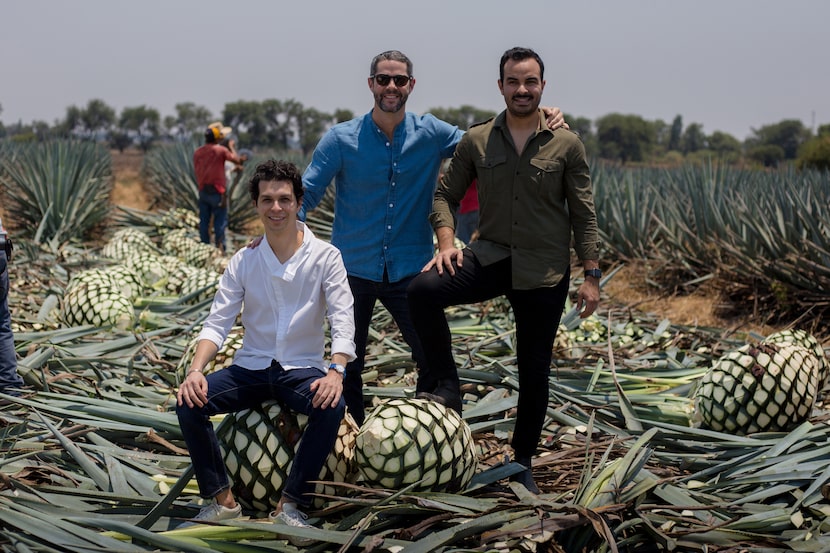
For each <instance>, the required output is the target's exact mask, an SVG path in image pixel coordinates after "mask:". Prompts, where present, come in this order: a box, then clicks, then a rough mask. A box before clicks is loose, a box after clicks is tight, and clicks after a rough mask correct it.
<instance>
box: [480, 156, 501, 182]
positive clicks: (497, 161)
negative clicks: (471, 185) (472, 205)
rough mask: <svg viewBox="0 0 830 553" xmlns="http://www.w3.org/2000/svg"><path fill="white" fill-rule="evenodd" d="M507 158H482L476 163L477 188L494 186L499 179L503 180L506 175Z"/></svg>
mask: <svg viewBox="0 0 830 553" xmlns="http://www.w3.org/2000/svg"><path fill="white" fill-rule="evenodd" d="M506 163H507V156H505V155H497V156H482V157H480V158H479V159H478V161H477V162H476V176H477V178H478V187H479V188H487V187H488V186H492V185H494V184H496V182H497V179H498V178H499V177H501V178H504V176H505V174H506V170H507V168H506Z"/></svg>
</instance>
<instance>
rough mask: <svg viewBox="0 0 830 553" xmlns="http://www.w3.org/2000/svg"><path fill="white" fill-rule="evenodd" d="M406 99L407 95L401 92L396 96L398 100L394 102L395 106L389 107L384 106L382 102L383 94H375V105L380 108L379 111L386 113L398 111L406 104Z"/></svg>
mask: <svg viewBox="0 0 830 553" xmlns="http://www.w3.org/2000/svg"><path fill="white" fill-rule="evenodd" d="M406 100H407V97H406V96H404V95H403V94H401V95H400V96H398V102H397V103H396V104H395V107H394V108H392V109H389V108H387V107H385V106H384V104H383V94H375V105H376V106H377V107H378V109H380V110H381V111H385V112H386V113H398V112H399V111H401V110H402V109H403V107H404V106H405V105H406Z"/></svg>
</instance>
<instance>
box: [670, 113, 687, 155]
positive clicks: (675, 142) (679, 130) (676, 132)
mask: <svg viewBox="0 0 830 553" xmlns="http://www.w3.org/2000/svg"><path fill="white" fill-rule="evenodd" d="M682 136H683V117H681V116H680V115H675V117H674V121H672V123H671V131H669V143H668V146H667V149H668V150H669V151H671V150H675V151H678V152H679V151H680V140H681V137H682Z"/></svg>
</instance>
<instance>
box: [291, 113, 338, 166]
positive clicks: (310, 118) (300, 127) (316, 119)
mask: <svg viewBox="0 0 830 553" xmlns="http://www.w3.org/2000/svg"><path fill="white" fill-rule="evenodd" d="M331 121H332V116H331V115H330V114H328V113H323V112H321V111H318V110H316V109H314V108H308V109H304V110H303V111H302V112H300V115H299V117H298V118H297V139H298V142H299V143H300V148H301V149H302V151H303V154H304V155H308V154H310V153H311V151H312V150H314V147H315V146H317V142H319V141H320V137H322V136H323V133H324V132H326V130H327V129H328V126H329V123H331Z"/></svg>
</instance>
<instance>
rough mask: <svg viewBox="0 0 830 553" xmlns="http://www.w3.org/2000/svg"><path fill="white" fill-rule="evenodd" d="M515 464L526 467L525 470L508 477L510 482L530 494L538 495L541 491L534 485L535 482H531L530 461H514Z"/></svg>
mask: <svg viewBox="0 0 830 553" xmlns="http://www.w3.org/2000/svg"><path fill="white" fill-rule="evenodd" d="M516 463H518V464H520V465H522V466H523V467H527V468H526V469H525V470H523V471H521V472H517V473H516V474H514V475H512V476H511V477H510V481H511V482H518V483H519V484H521V485H522V486H524V487H525V488H527V491H529V492H530V493H532V494H536V495H539V494H540V493H542V492H541V490H539V486H537V485H536V482H534V481H533V472H532V471H531V470H530V459H516Z"/></svg>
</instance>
